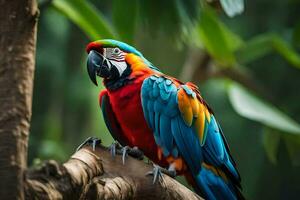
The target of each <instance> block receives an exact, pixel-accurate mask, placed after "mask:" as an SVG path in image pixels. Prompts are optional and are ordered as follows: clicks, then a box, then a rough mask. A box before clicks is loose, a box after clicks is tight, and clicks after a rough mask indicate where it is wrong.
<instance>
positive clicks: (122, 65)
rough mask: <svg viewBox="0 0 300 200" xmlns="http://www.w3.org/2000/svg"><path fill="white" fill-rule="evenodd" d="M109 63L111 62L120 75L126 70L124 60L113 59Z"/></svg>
mask: <svg viewBox="0 0 300 200" xmlns="http://www.w3.org/2000/svg"><path fill="white" fill-rule="evenodd" d="M110 62H111V64H113V65H114V66H116V67H117V69H118V71H119V74H120V76H121V75H122V74H123V72H124V71H125V70H126V68H127V63H126V62H125V60H124V61H121V62H120V61H114V60H110Z"/></svg>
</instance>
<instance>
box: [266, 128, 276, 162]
mask: <svg viewBox="0 0 300 200" xmlns="http://www.w3.org/2000/svg"><path fill="white" fill-rule="evenodd" d="M262 142H263V146H264V149H265V151H266V155H267V157H268V158H269V160H270V161H271V162H272V163H273V164H276V162H277V153H278V147H279V143H280V134H279V133H278V132H276V131H275V130H274V129H271V128H266V129H265V130H264V134H263V141H262Z"/></svg>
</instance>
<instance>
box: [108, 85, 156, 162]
mask: <svg viewBox="0 0 300 200" xmlns="http://www.w3.org/2000/svg"><path fill="white" fill-rule="evenodd" d="M141 86H142V82H139V83H135V84H128V85H126V86H124V87H122V88H119V89H118V90H115V91H108V94H109V97H110V101H111V104H112V109H113V111H114V113H115V114H116V117H117V120H118V122H119V123H120V126H121V128H122V131H123V134H124V136H125V137H126V138H127V139H128V141H129V142H130V144H128V145H129V146H131V147H134V146H136V147H138V148H139V149H141V150H142V151H143V152H144V154H145V155H146V156H147V157H149V158H150V159H151V160H153V161H154V162H158V156H157V152H158V148H157V145H156V143H155V141H154V136H153V131H152V130H151V129H150V128H149V127H148V125H147V122H146V120H145V118H144V113H143V108H142V103H141V96H140V93H141Z"/></svg>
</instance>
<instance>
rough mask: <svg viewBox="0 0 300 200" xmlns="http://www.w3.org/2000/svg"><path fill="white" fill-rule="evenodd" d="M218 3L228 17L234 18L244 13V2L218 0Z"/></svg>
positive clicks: (239, 0)
mask: <svg viewBox="0 0 300 200" xmlns="http://www.w3.org/2000/svg"><path fill="white" fill-rule="evenodd" d="M220 3H221V6H222V8H223V10H224V11H225V13H226V14H227V15H228V16H229V17H234V16H235V15H238V14H241V13H242V12H243V11H244V0H220Z"/></svg>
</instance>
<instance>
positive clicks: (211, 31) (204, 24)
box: [198, 7, 241, 66]
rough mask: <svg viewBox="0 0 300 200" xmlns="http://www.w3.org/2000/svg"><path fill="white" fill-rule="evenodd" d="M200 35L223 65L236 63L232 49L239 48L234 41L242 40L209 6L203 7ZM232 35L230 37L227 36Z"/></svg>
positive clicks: (211, 52)
mask: <svg viewBox="0 0 300 200" xmlns="http://www.w3.org/2000/svg"><path fill="white" fill-rule="evenodd" d="M198 31H199V37H200V40H201V42H202V43H203V45H204V46H205V48H206V49H207V51H208V52H209V53H210V54H211V55H212V57H214V58H215V59H216V60H217V61H218V62H219V63H220V64H221V65H225V66H230V65H232V64H233V63H235V57H234V54H233V53H232V50H233V49H235V48H237V46H233V45H232V42H233V41H234V42H237V44H238V45H239V43H240V42H241V41H240V40H239V39H238V37H235V36H234V35H233V34H231V32H229V31H228V29H226V28H225V26H224V25H222V24H221V23H220V22H219V20H218V18H217V16H216V15H215V13H214V12H213V11H212V10H211V9H209V8H208V7H207V8H205V9H203V11H202V12H201V16H200V22H199V27H198ZM228 36H230V37H229V38H226V37H228Z"/></svg>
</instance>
